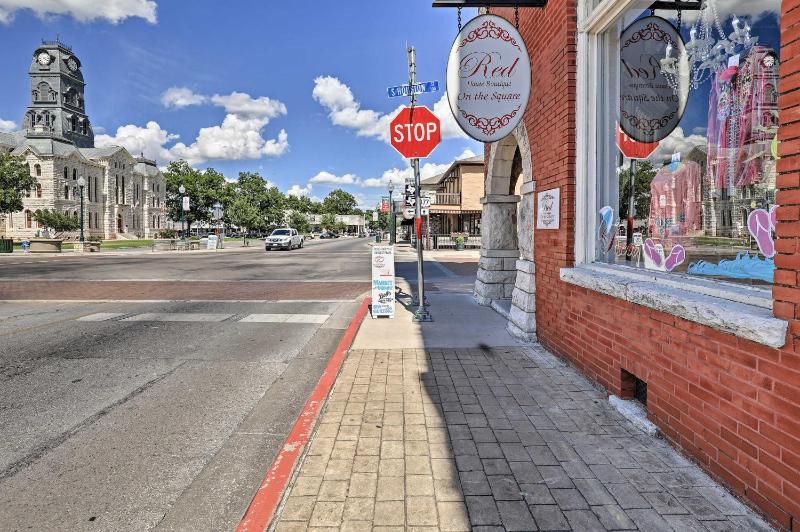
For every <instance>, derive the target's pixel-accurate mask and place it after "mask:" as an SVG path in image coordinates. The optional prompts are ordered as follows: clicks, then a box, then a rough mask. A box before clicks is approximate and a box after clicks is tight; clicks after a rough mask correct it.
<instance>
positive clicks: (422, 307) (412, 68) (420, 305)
mask: <svg viewBox="0 0 800 532" xmlns="http://www.w3.org/2000/svg"><path fill="white" fill-rule="evenodd" d="M416 83H417V54H416V52H415V51H414V47H413V46H410V47H409V48H408V84H409V85H410V86H412V87H413V86H414V85H416ZM416 105H417V95H416V94H414V92H412V93H411V123H412V124H413V122H414V107H416ZM411 167H412V168H413V169H414V231H415V232H416V237H417V311H416V312H414V321H418V322H419V321H433V318H432V317H431V315H430V313H429V312H428V309H427V308H426V306H427V303H428V302H427V300H426V298H425V262H424V259H423V254H422V213H421V211H420V209H421V206H420V204H421V203H422V201H421V200H420V190H419V189H420V177H419V158H417V157H415V158H413V159H411Z"/></svg>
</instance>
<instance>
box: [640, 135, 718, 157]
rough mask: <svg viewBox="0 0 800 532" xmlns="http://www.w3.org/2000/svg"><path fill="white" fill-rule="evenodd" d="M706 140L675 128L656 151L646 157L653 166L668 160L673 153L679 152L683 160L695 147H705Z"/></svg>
mask: <svg viewBox="0 0 800 532" xmlns="http://www.w3.org/2000/svg"><path fill="white" fill-rule="evenodd" d="M707 145H708V139H707V138H706V137H705V136H703V135H695V134H692V135H688V136H686V135H685V134H684V132H683V128H681V127H676V128H675V130H674V131H673V132H672V133H670V135H669V136H668V137H667V138H665V139H663V140H662V141H661V142H660V143H659V144H658V148H656V151H654V152H653V154H652V155H651V156H650V157H648V159H649V160H650V161H652V162H653V163H654V164H658V163H661V162H664V161H666V160H669V159H670V158H671V157H672V154H673V153H677V152H680V154H681V157H682V158H685V157H686V156H687V155H688V154H689V152H690V151H692V149H693V148H694V147H695V146H704V147H705V146H707Z"/></svg>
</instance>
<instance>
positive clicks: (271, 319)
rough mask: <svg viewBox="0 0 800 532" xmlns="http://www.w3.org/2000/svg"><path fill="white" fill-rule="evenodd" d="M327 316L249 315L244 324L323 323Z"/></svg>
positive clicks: (242, 320)
mask: <svg viewBox="0 0 800 532" xmlns="http://www.w3.org/2000/svg"><path fill="white" fill-rule="evenodd" d="M327 319H328V314H250V315H249V316H246V317H244V318H242V319H241V320H239V321H240V322H244V323H325V320H327Z"/></svg>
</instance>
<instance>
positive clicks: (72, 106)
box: [0, 41, 166, 239]
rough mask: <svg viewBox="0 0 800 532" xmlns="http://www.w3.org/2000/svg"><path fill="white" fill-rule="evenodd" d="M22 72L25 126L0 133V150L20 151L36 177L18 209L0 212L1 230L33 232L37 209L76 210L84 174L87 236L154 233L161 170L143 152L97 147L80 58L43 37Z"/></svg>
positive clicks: (160, 222)
mask: <svg viewBox="0 0 800 532" xmlns="http://www.w3.org/2000/svg"><path fill="white" fill-rule="evenodd" d="M28 74H29V77H30V87H31V92H30V103H29V105H28V109H27V110H26V111H25V113H24V115H23V120H22V127H23V129H22V131H18V132H14V133H0V150H5V151H10V152H11V153H12V154H13V155H17V156H20V157H23V158H24V159H25V160H26V162H27V164H28V168H29V169H30V171H31V175H32V176H34V177H35V178H36V181H37V183H36V185H35V186H34V187H33V188H32V189H31V190H29V191H27V192H26V194H25V198H24V209H23V210H22V211H21V212H16V213H12V214H10V215H6V216H5V220H0V233H5V235H6V236H9V237H12V238H17V239H18V238H26V237H27V238H29V237H33V236H36V235H37V234H39V233H40V232H41V231H42V229H43V228H42V227H40V226H39V225H38V224H37V222H36V221H35V220H34V219H33V217H34V214H35V212H36V211H37V210H43V209H50V210H56V211H61V212H64V213H68V214H74V215H79V214H80V188H79V186H78V179H79V178H81V177H82V178H83V179H84V181H85V187H84V190H83V199H84V231H85V233H86V235H87V236H91V235H96V236H99V237H101V238H105V239H109V238H111V239H113V238H126V237H152V236H154V235H155V234H157V233H158V231H159V229H160V228H162V227H165V196H166V182H165V179H164V176H163V174H162V173H161V172H160V171H159V169H158V168H157V166H156V163H155V162H154V161H151V160H148V159H146V158H144V155H143V154H142V155H141V156H139V157H135V156H133V155H131V154H130V153H128V151H127V150H126V149H125V148H122V147H119V146H108V147H102V148H97V147H95V144H94V133H93V131H92V124H91V122H90V121H89V117H88V115H87V113H86V102H85V100H84V88H85V82H84V78H83V71H82V65H81V62H80V60H79V59H78V57H77V56H76V55H75V54H74V53H73V52H72V49H71V48H70V47H69V46H67V45H65V44H64V43H61V42H58V41H55V42H42V45H41V46H39V47H38V48H37V49H36V50H35V51H34V53H33V59H32V61H31V66H30V69H29V71H28ZM77 234H78V232H75V233H74V234H71V235H65V236H66V237H67V238H75V237H76V236H77Z"/></svg>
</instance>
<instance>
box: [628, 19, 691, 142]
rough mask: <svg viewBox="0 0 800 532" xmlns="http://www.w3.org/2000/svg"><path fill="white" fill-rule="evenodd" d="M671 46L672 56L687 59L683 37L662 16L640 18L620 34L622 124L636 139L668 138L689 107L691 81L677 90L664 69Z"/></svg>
mask: <svg viewBox="0 0 800 532" xmlns="http://www.w3.org/2000/svg"><path fill="white" fill-rule="evenodd" d="M668 46H671V48H670V49H671V53H672V56H673V57H676V56H677V57H679V58H684V59H683V61H685V58H686V54H685V53H684V45H683V39H681V36H680V34H679V33H678V31H677V30H676V29H675V27H674V26H673V25H672V24H670V22H669V21H667V20H665V19H663V18H661V17H655V16H651V17H645V18H641V19H639V20H637V21H636V22H634V23H633V24H631V25H630V26H628V27H627V28H625V31H623V32H622V36H621V37H620V66H619V69H620V86H619V100H620V109H619V125H620V127H621V128H622V130H623V131H624V132H625V133H626V134H627V135H628V136H629V137H630V138H632V139H633V140H635V141H637V142H646V143H652V142H658V141H660V140H662V139H664V138H666V137H667V136H668V135H669V134H670V133H672V131H673V130H674V129H675V128H676V127H677V126H678V124H679V123H680V121H681V118H682V117H683V111H684V109H685V108H686V100H687V97H688V84H686V86H685V87H682V90H679V91H677V92H676V91H675V90H674V89H673V88H672V86H671V85H670V84H669V81H668V80H667V78H666V76H665V75H664V74H663V73H662V72H661V59H663V58H664V57H665V56H666V52H667V47H668ZM686 68H687V69H688V66H687V67H686ZM684 89H685V90H684Z"/></svg>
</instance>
